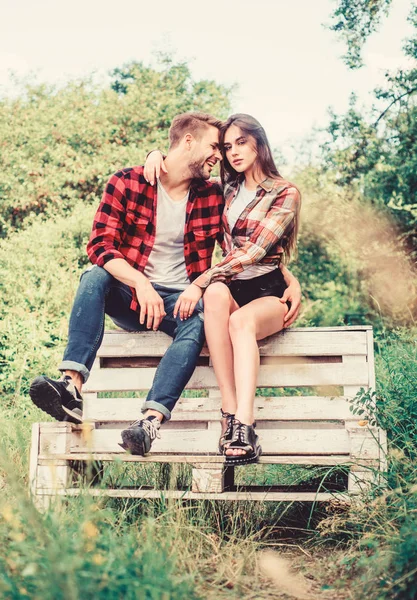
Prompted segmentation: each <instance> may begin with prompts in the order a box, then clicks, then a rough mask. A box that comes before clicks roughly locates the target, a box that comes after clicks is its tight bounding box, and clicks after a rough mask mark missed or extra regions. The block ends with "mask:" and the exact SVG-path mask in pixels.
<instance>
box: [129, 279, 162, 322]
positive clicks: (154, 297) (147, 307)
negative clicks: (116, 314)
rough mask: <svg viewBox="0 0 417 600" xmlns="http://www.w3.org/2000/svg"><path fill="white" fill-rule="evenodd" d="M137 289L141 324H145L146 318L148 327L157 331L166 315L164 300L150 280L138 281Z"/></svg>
mask: <svg viewBox="0 0 417 600" xmlns="http://www.w3.org/2000/svg"><path fill="white" fill-rule="evenodd" d="M135 290H136V296H137V299H138V302H139V305H140V315H139V321H140V324H141V325H143V324H144V323H145V319H146V328H147V329H153V330H154V331H156V330H157V329H158V327H159V325H160V323H161V321H162V319H163V318H164V317H165V315H166V312H165V308H164V301H163V300H162V298H161V296H160V295H159V294H158V292H157V291H155V289H154V288H153V287H152V285H151V284H150V283H149V282H146V283H143V282H140V283H137V284H136V285H135Z"/></svg>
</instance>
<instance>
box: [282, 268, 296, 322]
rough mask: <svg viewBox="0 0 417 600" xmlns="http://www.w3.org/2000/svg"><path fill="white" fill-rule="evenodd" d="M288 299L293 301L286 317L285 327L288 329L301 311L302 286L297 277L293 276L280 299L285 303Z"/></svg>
mask: <svg viewBox="0 0 417 600" xmlns="http://www.w3.org/2000/svg"><path fill="white" fill-rule="evenodd" d="M287 300H288V301H289V302H291V308H290V310H289V311H288V312H287V314H286V315H285V317H284V329H286V328H287V327H289V326H290V325H292V324H293V323H294V321H295V320H296V318H297V317H298V313H299V312H300V307H301V288H300V284H299V283H298V281H297V279H295V277H293V278H292V279H291V281H290V282H289V283H288V287H287V289H286V290H285V292H284V295H283V296H282V298H280V301H281V302H282V303H283V304H285V302H287Z"/></svg>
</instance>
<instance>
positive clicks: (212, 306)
mask: <svg viewBox="0 0 417 600" xmlns="http://www.w3.org/2000/svg"><path fill="white" fill-rule="evenodd" d="M203 298H204V311H207V310H208V311H218V310H224V309H225V308H227V309H228V308H229V306H230V292H229V288H228V287H227V285H225V284H224V283H220V282H219V283H212V284H210V285H209V286H208V288H207V289H206V291H205V292H204V297H203Z"/></svg>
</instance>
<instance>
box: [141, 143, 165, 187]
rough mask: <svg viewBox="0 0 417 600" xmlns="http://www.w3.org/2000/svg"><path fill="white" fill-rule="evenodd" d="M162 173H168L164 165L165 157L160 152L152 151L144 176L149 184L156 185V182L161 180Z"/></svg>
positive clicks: (146, 163)
mask: <svg viewBox="0 0 417 600" xmlns="http://www.w3.org/2000/svg"><path fill="white" fill-rule="evenodd" d="M161 171H163V172H164V173H168V171H167V168H166V166H165V163H164V156H163V154H162V152H160V151H159V150H152V152H149V154H148V156H147V157H146V161H145V166H144V169H143V176H144V178H145V179H146V181H147V182H148V183H150V184H151V185H154V183H155V181H156V180H157V179H159V176H160V174H161Z"/></svg>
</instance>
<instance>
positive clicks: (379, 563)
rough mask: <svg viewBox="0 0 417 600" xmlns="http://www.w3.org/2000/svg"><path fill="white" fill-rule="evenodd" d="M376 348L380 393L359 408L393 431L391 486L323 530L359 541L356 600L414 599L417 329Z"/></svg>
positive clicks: (362, 397) (365, 396)
mask: <svg viewBox="0 0 417 600" xmlns="http://www.w3.org/2000/svg"><path fill="white" fill-rule="evenodd" d="M376 350H377V354H376V367H377V369H376V370H377V381H378V393H377V394H373V393H362V394H359V396H358V397H357V399H356V402H355V407H356V408H358V409H359V410H362V409H363V408H364V407H365V406H367V407H371V408H372V409H373V410H374V411H375V413H374V415H375V418H376V422H377V424H378V425H379V426H380V427H383V428H384V429H385V430H386V432H387V435H388V442H389V445H388V448H389V453H388V456H387V459H388V472H387V480H386V484H387V487H386V489H385V490H384V491H383V492H382V493H381V490H379V491H378V492H377V493H376V494H374V495H373V496H372V495H371V496H370V497H369V498H368V501H367V502H366V503H365V504H363V505H362V506H361V507H358V510H356V511H350V513H349V514H345V515H338V516H336V517H335V516H332V517H330V518H329V519H328V520H327V521H323V522H322V523H321V524H320V528H321V530H322V533H323V535H325V536H334V535H335V532H337V533H336V535H341V534H342V532H343V535H346V534H347V535H349V536H351V537H352V538H353V539H354V540H355V545H354V548H355V550H354V552H353V554H352V555H351V558H350V559H349V563H348V564H349V565H350V572H349V578H351V577H352V576H354V581H355V583H354V588H355V590H354V591H355V592H356V593H355V594H354V597H355V598H358V599H360V598H363V597H364V595H366V597H368V598H370V600H388V599H391V598H397V599H399V600H413V599H414V598H415V589H416V588H415V581H416V572H417V518H416V514H417V512H416V511H417V469H416V459H417V426H416V417H417V414H416V413H417V394H416V389H417V345H416V330H415V329H413V330H408V329H397V330H393V331H388V332H382V333H381V334H380V335H379V336H378V340H377V344H376ZM346 564H347V561H346V560H345V561H344V562H343V565H344V567H345V566H346ZM352 571H353V573H352Z"/></svg>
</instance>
